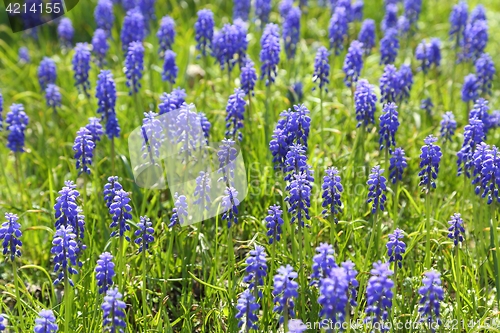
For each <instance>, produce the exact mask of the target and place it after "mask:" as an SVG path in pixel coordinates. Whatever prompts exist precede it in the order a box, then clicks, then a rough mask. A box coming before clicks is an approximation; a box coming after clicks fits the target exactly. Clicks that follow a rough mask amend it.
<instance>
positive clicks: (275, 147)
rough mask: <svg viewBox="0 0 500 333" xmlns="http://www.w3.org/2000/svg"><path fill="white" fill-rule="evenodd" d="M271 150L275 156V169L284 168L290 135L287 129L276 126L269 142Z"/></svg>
mask: <svg viewBox="0 0 500 333" xmlns="http://www.w3.org/2000/svg"><path fill="white" fill-rule="evenodd" d="M269 150H270V151H271V154H272V156H273V164H274V169H275V170H278V169H280V170H281V169H283V167H284V166H285V159H286V155H287V153H288V135H287V133H286V132H285V130H283V129H281V128H278V127H276V128H275V129H274V132H273V135H272V139H271V141H270V142H269Z"/></svg>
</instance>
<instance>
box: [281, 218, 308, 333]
mask: <svg viewBox="0 0 500 333" xmlns="http://www.w3.org/2000/svg"><path fill="white" fill-rule="evenodd" d="M298 227H299V274H300V276H299V279H300V285H301V286H305V285H306V283H307V282H306V279H305V275H304V251H305V248H304V243H305V242H304V235H303V230H302V229H303V228H304V227H303V226H302V221H298ZM300 298H301V301H300V317H301V318H303V319H305V313H306V312H305V311H306V293H305V292H302V293H300ZM287 328H288V326H287V327H286V328H285V332H286V329H287Z"/></svg>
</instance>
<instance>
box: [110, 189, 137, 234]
mask: <svg viewBox="0 0 500 333" xmlns="http://www.w3.org/2000/svg"><path fill="white" fill-rule="evenodd" d="M131 211H132V207H131V206H130V197H129V194H128V192H125V191H124V190H118V191H116V192H115V197H114V198H113V202H112V203H111V205H110V206H109V214H111V218H112V220H113V221H112V222H111V224H110V225H109V228H110V229H114V228H118V230H113V231H112V232H111V237H115V236H119V237H124V236H125V239H126V240H128V241H129V242H130V238H129V237H128V236H126V235H125V232H127V231H129V230H130V225H128V224H127V222H128V221H130V220H132V214H130V212H131Z"/></svg>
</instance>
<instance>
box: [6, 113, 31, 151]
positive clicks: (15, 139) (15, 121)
mask: <svg viewBox="0 0 500 333" xmlns="http://www.w3.org/2000/svg"><path fill="white" fill-rule="evenodd" d="M5 123H6V124H7V127H6V130H7V131H8V133H9V134H8V135H7V148H9V149H10V150H11V151H12V152H14V153H22V152H24V140H25V131H26V128H27V127H28V123H29V118H28V116H27V115H26V113H25V112H24V106H23V105H22V104H12V105H11V107H10V112H8V113H7V116H6V117H5Z"/></svg>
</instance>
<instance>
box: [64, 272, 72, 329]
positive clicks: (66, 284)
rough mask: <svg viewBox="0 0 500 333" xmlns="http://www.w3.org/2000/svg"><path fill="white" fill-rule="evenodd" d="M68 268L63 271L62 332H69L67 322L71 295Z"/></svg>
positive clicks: (69, 316)
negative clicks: (63, 302) (63, 304)
mask: <svg viewBox="0 0 500 333" xmlns="http://www.w3.org/2000/svg"><path fill="white" fill-rule="evenodd" d="M68 274H69V272H68V270H66V272H64V300H65V302H66V303H65V306H64V333H70V330H69V322H70V320H71V297H70V285H69V277H68Z"/></svg>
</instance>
